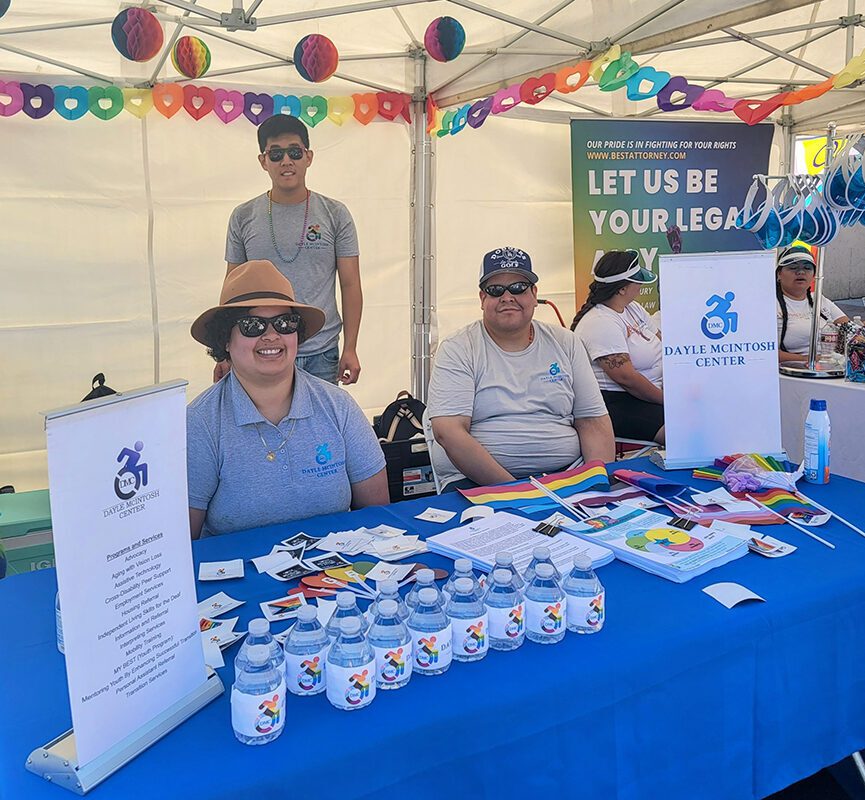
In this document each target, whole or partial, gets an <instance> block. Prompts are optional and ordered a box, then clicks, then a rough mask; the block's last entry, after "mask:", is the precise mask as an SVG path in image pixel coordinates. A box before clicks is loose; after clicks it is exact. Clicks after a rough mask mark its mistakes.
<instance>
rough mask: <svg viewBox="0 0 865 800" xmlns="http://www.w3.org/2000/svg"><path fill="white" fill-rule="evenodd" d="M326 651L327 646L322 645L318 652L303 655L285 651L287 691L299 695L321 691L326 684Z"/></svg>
mask: <svg viewBox="0 0 865 800" xmlns="http://www.w3.org/2000/svg"><path fill="white" fill-rule="evenodd" d="M326 653H327V647H323V648H322V649H321V652H319V653H311V654H309V655H303V656H300V655H295V654H294V653H286V654H285V682H286V688H287V689H288V691H290V692H291V693H292V694H296V695H299V696H301V697H303V696H304V695H313V694H319V692H323V691H324V690H325V686H326V685H327V672H326V671H325V666H324V661H325V654H326Z"/></svg>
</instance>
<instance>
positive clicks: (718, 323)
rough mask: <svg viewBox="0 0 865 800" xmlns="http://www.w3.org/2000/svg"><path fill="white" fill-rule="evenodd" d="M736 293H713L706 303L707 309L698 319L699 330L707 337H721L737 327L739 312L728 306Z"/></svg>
mask: <svg viewBox="0 0 865 800" xmlns="http://www.w3.org/2000/svg"><path fill="white" fill-rule="evenodd" d="M735 299H736V295H735V294H734V293H733V292H726V293H725V294H724V295H719V294H713V295H712V296H711V297H710V298H709V299H708V300H707V301H706V305H707V306H709V310H708V311H707V312H706V313H705V314H704V315H703V319H702V320H700V330H702V331H703V334H704V335H705V336H706V337H707V338H709V339H715V340H717V339H723V338H724V337H725V336H726V335H727V334H728V333H735V332H736V330H737V328H738V327H739V314H738V313H737V312H735V311H731V310H730V307H731V306H732V304H733V301H734V300H735Z"/></svg>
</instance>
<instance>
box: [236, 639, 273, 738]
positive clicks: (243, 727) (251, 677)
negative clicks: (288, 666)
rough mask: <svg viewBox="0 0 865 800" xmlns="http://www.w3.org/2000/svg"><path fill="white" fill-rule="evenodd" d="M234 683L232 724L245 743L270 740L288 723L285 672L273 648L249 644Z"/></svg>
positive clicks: (237, 735)
mask: <svg viewBox="0 0 865 800" xmlns="http://www.w3.org/2000/svg"><path fill="white" fill-rule="evenodd" d="M241 666H242V667H243V668H242V669H241V670H240V672H238V673H237V674H236V675H235V676H234V686H232V687H231V727H232V728H234V735H235V736H236V737H237V740H238V741H239V742H242V743H243V744H267V743H268V742H272V741H273V740H274V739H276V738H277V737H278V736H279V735H280V734H281V733H282V730H283V728H284V726H285V675H284V674H283V673H282V672H281V671H279V670H277V669H276V667H275V666H274V665H273V661H272V660H271V658H270V648H269V647H268V646H267V645H263V644H257V645H253V646H252V647H250V648H249V653H248V656H247V659H246V660H245V661H244V662H242V664H241Z"/></svg>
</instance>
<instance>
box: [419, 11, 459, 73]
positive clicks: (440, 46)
mask: <svg viewBox="0 0 865 800" xmlns="http://www.w3.org/2000/svg"><path fill="white" fill-rule="evenodd" d="M423 44H424V47H425V48H426V51H427V53H429V54H430V55H431V56H432V57H433V58H434V59H435V60H436V61H442V62H445V61H453V60H454V59H455V58H456V57H457V56H458V55H459V54H460V53H462V51H463V48H464V47H465V46H466V30H465V28H463V26H462V25H461V24H460V23H459V22H457V20H455V19H454V18H453V17H436V19H434V20H433V21H432V22H430V24H429V25H427V29H426V33H424V35H423Z"/></svg>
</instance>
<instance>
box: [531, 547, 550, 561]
mask: <svg viewBox="0 0 865 800" xmlns="http://www.w3.org/2000/svg"><path fill="white" fill-rule="evenodd" d="M532 558H533V559H535V560H536V561H549V560H550V548H549V547H547V546H546V545H544V544H540V545H538V546H537V547H536V548H535V549H534V550H532Z"/></svg>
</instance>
